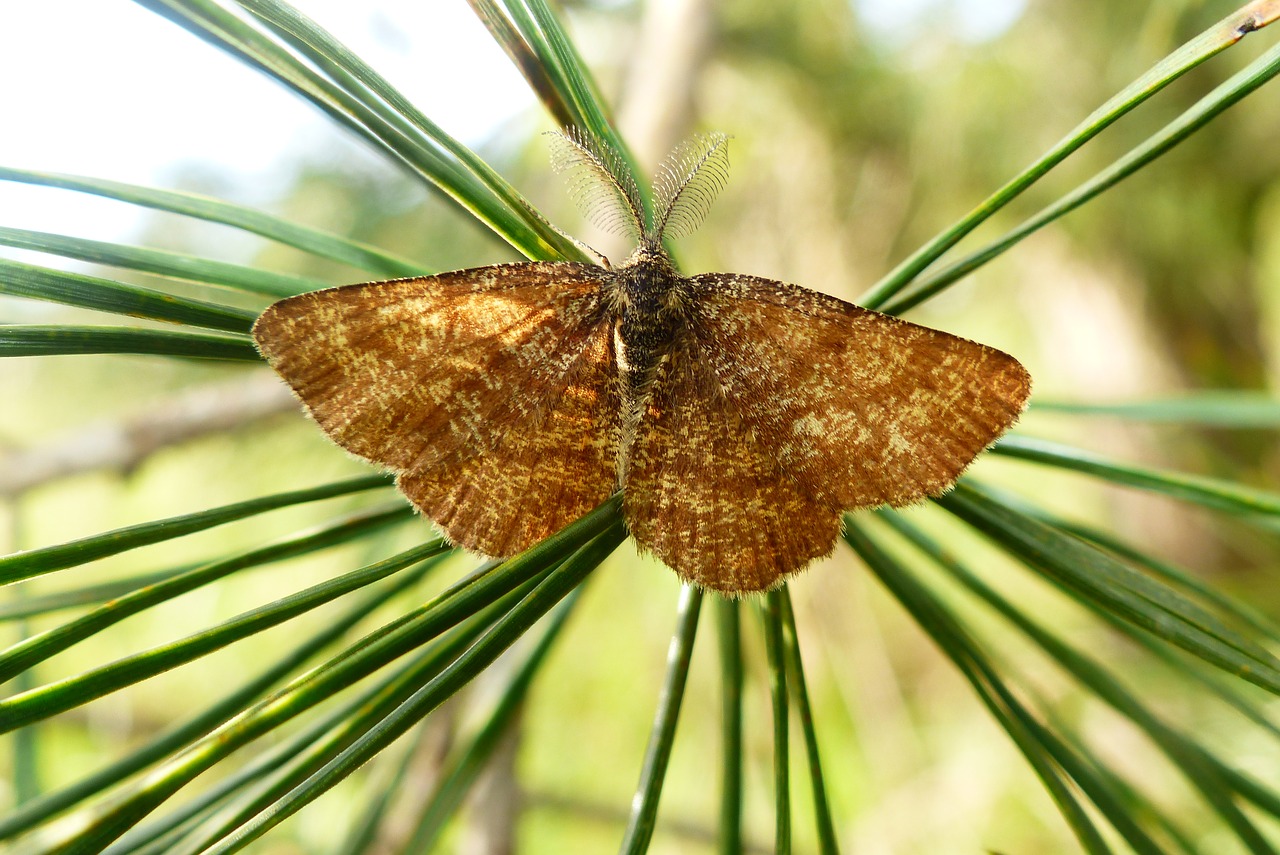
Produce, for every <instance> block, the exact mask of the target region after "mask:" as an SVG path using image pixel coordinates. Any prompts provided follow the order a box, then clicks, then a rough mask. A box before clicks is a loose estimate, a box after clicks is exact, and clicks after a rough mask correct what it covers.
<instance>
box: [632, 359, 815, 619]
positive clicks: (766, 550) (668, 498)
mask: <svg viewBox="0 0 1280 855" xmlns="http://www.w3.org/2000/svg"><path fill="white" fill-rule="evenodd" d="M657 371H658V375H657V377H656V378H655V380H654V381H653V385H652V387H651V392H650V397H649V400H648V404H647V408H646V409H645V411H644V412H643V413H642V415H641V418H640V421H639V424H638V426H637V428H636V434H635V437H634V439H633V441H632V443H631V446H630V459H629V465H628V471H627V480H626V491H625V493H624V495H623V504H624V510H625V514H626V518H627V524H628V526H629V527H630V529H631V533H632V534H633V535H634V536H635V538H636V542H637V543H638V544H640V546H641V547H642V548H645V549H649V550H652V551H653V552H654V553H655V554H656V555H657V556H658V557H659V558H660V559H662V561H663V562H665V563H666V564H667V565H669V566H670V567H671V568H672V569H674V570H675V571H676V573H678V574H679V575H680V577H681V578H682V579H684V580H686V581H689V582H693V583H694V584H697V585H701V586H703V587H706V588H711V589H713V590H716V591H720V592H722V593H726V594H730V595H738V594H743V593H747V592H751V591H763V590H767V589H769V588H772V587H774V586H775V585H777V584H778V583H779V582H781V581H782V579H783V578H784V577H785V576H786V575H787V574H789V573H794V572H796V571H797V570H799V569H800V568H801V567H803V566H804V565H805V564H807V563H808V562H809V561H810V560H812V559H813V558H816V557H818V556H822V555H826V554H828V553H829V552H831V550H832V548H833V547H834V545H835V539H836V537H837V535H838V534H839V533H840V513H839V512H840V509H839V508H838V507H835V506H833V505H831V504H830V503H827V502H823V501H821V500H818V499H815V498H814V497H813V496H811V495H809V494H808V493H806V492H805V490H804V489H803V488H802V486H801V485H799V484H797V483H796V482H795V481H793V480H791V479H789V478H787V477H786V475H785V474H784V473H783V471H782V469H781V468H780V467H779V465H778V463H777V461H776V460H775V459H774V457H773V455H772V454H771V450H770V449H769V447H768V446H767V445H766V444H765V443H763V442H761V441H760V440H759V439H758V438H757V437H756V436H754V435H753V433H752V432H751V430H750V429H749V428H748V426H747V425H746V424H745V423H744V421H743V419H742V416H741V414H740V413H739V412H738V411H737V409H736V407H735V406H734V404H733V402H731V401H730V400H728V399H726V397H725V395H724V393H723V392H722V390H721V387H720V383H719V379H718V378H717V377H716V375H715V374H714V373H713V372H712V371H711V370H710V367H709V365H708V363H707V362H706V354H705V353H700V352H699V348H697V347H696V345H695V344H694V343H693V342H692V341H691V340H684V341H678V342H677V344H676V347H675V350H674V351H673V353H672V354H671V356H670V358H669V359H667V360H666V361H665V362H664V363H662V364H661V365H660V366H659V367H658V369H657Z"/></svg>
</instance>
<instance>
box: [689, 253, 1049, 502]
mask: <svg viewBox="0 0 1280 855" xmlns="http://www.w3.org/2000/svg"><path fill="white" fill-rule="evenodd" d="M691 281H692V282H693V284H694V293H695V299H694V301H693V304H692V315H693V316H692V318H691V322H690V326H691V330H692V332H693V334H694V336H695V337H696V338H697V340H698V343H699V350H700V351H701V352H702V353H703V355H704V358H705V359H706V360H707V362H708V364H709V366H710V369H711V370H712V371H713V372H714V374H715V376H716V377H717V379H718V381H719V385H720V388H721V389H722V391H723V393H724V395H725V396H726V397H727V398H728V399H729V401H730V402H732V403H733V404H734V406H735V407H736V408H737V409H738V410H739V411H740V412H741V413H742V417H743V419H744V420H745V422H746V423H747V424H748V425H749V427H750V429H751V431H752V432H753V433H754V435H755V436H756V438H757V439H758V440H759V442H760V443H761V444H762V445H763V446H764V447H767V448H770V449H773V450H774V451H775V452H776V454H777V459H778V461H779V463H780V464H781V466H782V467H783V469H784V470H785V471H787V473H788V474H789V476H790V477H792V478H794V479H795V480H796V481H797V482H799V483H801V484H803V485H804V487H805V489H806V490H807V492H808V493H809V494H810V495H813V496H815V497H818V498H821V499H824V500H827V501H831V502H834V503H835V504H837V505H839V506H840V507H842V508H846V509H850V508H861V507H872V506H875V505H880V504H885V503H888V504H892V505H904V504H909V503H911V502H915V501H918V500H920V499H922V498H924V497H926V496H932V495H937V494H939V493H942V492H944V491H945V490H947V489H948V488H950V487H951V485H952V484H954V483H955V480H956V478H958V477H959V476H960V473H961V472H962V471H963V470H964V469H965V467H966V466H968V465H969V463H970V462H971V461H972V460H973V459H974V457H976V456H977V455H978V454H979V453H981V452H982V450H983V449H985V448H986V447H987V446H988V445H990V444H991V443H992V442H993V441H994V440H995V439H996V438H997V437H999V436H1000V434H1002V433H1004V431H1006V430H1007V429H1008V428H1009V427H1010V426H1011V425H1012V424H1013V423H1014V421H1016V420H1017V418H1018V415H1019V414H1020V413H1021V412H1022V410H1023V408H1024V407H1025V406H1026V401H1027V397H1028V396H1029V394H1030V388H1031V387H1030V383H1031V381H1030V377H1029V375H1028V374H1027V372H1026V370H1025V369H1024V368H1023V367H1022V366H1021V365H1020V364H1019V363H1018V361H1017V360H1015V359H1014V358H1013V357H1011V356H1008V355H1007V354H1004V353H1001V352H1000V351H998V350H995V349H993V348H990V347H986V346H984V345H981V344H976V343H974V342H971V341H967V340H966V339H962V338H958V337H957V336H953V335H949V334H947V333H944V332H939V331H937V330H931V329H928V328H926V327H921V326H918V325H916V324H911V323H907V322H906V321H901V320H898V319H896V318H892V317H889V316H887V315H882V314H879V313H876V312H872V311H869V310H867V309H862V308H859V307H857V306H853V305H851V304H848V303H845V302H843V301H840V300H837V299H835V298H834V297H828V296H826V295H823V294H818V293H815V292H813V291H808V290H805V289H803V288H798V287H796V286H794V285H787V284H785V283H782V282H775V281H773V280H769V279H760V278H757V277H753V276H738V275H732V274H715V273H713V274H704V275H701V276H695V277H692V280H691Z"/></svg>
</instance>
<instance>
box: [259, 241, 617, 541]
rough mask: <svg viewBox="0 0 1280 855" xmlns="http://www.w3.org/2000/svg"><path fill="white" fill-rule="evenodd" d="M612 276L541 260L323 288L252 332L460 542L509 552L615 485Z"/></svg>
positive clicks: (314, 411) (293, 382)
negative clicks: (606, 294) (607, 302)
mask: <svg viewBox="0 0 1280 855" xmlns="http://www.w3.org/2000/svg"><path fill="white" fill-rule="evenodd" d="M610 275H612V274H611V273H610V271H608V270H605V269H603V268H599V267H595V266H592V265H585V264H572V263H562V262H532V263H525V264H508V265H496V266H493V267H485V268H478V269H475V270H462V271H457V272H453V273H444V274H440V275H439V276H428V277H422V278H416V279H401V280H394V281H390V282H375V283H370V284H364V285H351V286H347V287H342V288H333V289H328V290H325V291H315V292H311V293H308V294H302V295H299V296H297V297H292V298H289V299H287V300H282V301H280V302H279V303H276V304H275V305H273V306H271V307H270V308H268V309H267V310H266V312H264V313H263V315H262V317H261V318H259V320H258V322H257V324H256V325H255V326H254V338H255V339H256V340H257V342H258V347H259V348H260V349H261V350H262V353H263V355H264V356H265V357H266V358H267V361H268V362H270V364H271V366H272V367H273V368H274V369H275V370H276V371H277V372H278V373H279V374H280V375H281V376H282V377H284V379H285V380H286V381H287V382H288V383H289V385H290V386H292V387H293V390H294V392H296V393H297V395H298V397H299V398H300V399H301V400H302V402H303V404H304V405H305V406H306V408H307V411H308V412H309V413H310V414H311V416H312V417H313V418H314V419H315V420H316V422H317V423H318V424H319V425H320V427H321V428H323V429H324V431H325V433H327V434H328V435H329V436H330V438H332V439H333V440H334V441H335V442H337V443H338V444H339V445H341V446H343V447H344V448H346V449H347V450H348V451H351V452H352V453H354V454H357V455H359V456H360V457H363V458H366V459H368V460H371V461H373V462H374V463H378V464H381V465H383V466H385V467H388V468H390V469H393V470H395V471H396V472H397V473H399V484H400V486H401V489H402V490H404V492H405V493H406V495H408V496H409V498H410V500H412V501H413V502H414V504H415V505H417V506H418V507H419V509H421V510H422V511H423V512H424V513H425V514H426V515H427V516H428V517H430V518H432V519H434V520H436V521H437V522H439V523H441V525H442V527H443V528H444V530H445V531H446V533H447V534H449V536H450V537H452V538H453V539H454V540H455V541H456V542H458V543H460V544H462V545H464V546H467V547H468V548H471V549H475V550H476V551H480V552H486V553H488V554H495V555H505V554H509V553H511V552H514V551H518V550H519V549H521V548H524V547H526V546H528V545H530V544H531V543H533V542H536V541H537V540H538V539H540V538H541V537H544V536H546V535H547V534H550V533H551V532H553V531H555V530H557V529H558V528H560V527H561V526H563V525H564V524H567V523H568V522H570V521H572V520H573V519H575V518H576V517H577V516H580V515H581V514H582V513H584V512H585V511H586V510H589V509H590V508H592V507H594V506H595V505H597V504H599V502H601V501H603V500H604V499H605V498H606V497H607V496H608V495H609V494H610V493H611V492H612V491H613V489H614V486H615V485H614V481H615V477H616V476H615V472H616V469H615V459H614V457H615V452H614V449H615V448H616V441H617V439H616V435H617V429H616V424H617V412H618V409H619V405H618V403H617V398H618V394H617V389H616V384H617V380H616V376H615V375H616V370H614V369H613V367H612V365H611V364H610V357H611V353H610V339H609V324H608V323H607V321H606V318H605V309H604V307H603V305H602V301H601V289H602V287H603V286H604V284H605V283H606V281H607V277H609V276H610ZM497 473H501V474H502V478H499V477H498V474H497ZM453 479H461V481H464V482H465V483H454V481H453ZM502 479H506V482H507V483H506V485H505V486H500V485H499V483H498V482H499V481H500V480H502ZM516 484H518V485H521V489H519V490H516V489H514V488H513V487H512V486H511V485H516Z"/></svg>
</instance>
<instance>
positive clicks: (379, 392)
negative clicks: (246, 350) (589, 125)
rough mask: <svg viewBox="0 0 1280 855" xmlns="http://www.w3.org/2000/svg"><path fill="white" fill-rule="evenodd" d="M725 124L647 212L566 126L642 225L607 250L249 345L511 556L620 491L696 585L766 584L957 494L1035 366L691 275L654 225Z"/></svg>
mask: <svg viewBox="0 0 1280 855" xmlns="http://www.w3.org/2000/svg"><path fill="white" fill-rule="evenodd" d="M727 139H728V138H727V137H725V136H723V135H720V134H713V135H708V136H705V137H699V138H695V139H693V140H690V141H689V142H687V143H685V144H683V145H681V146H678V147H677V148H676V149H675V150H674V151H673V152H672V153H671V154H670V155H669V156H668V157H667V159H666V160H665V161H664V162H663V164H662V165H661V166H660V167H659V169H658V172H657V177H656V180H655V184H654V201H653V204H652V206H651V207H650V208H646V207H645V205H644V203H643V202H642V198H641V194H640V192H639V189H638V187H637V185H636V183H635V181H634V179H633V178H632V177H631V172H630V170H629V169H628V168H627V166H626V164H625V161H624V159H623V158H622V157H621V156H620V154H619V153H618V152H616V151H614V150H612V149H611V148H609V147H608V146H607V145H605V144H603V143H601V142H599V141H597V140H595V139H593V138H591V137H589V136H587V135H586V134H582V133H578V132H574V131H570V132H568V133H566V134H562V135H554V136H553V140H554V142H553V147H554V153H553V163H554V165H555V166H556V167H557V170H558V171H568V172H570V174H571V181H570V188H571V190H572V191H573V194H574V196H575V197H576V198H577V199H578V200H579V201H580V202H582V203H583V206H584V207H585V208H587V209H588V211H589V213H591V214H592V215H593V216H594V217H595V219H596V220H597V221H598V222H601V223H602V224H603V225H605V226H607V227H611V228H613V229H615V230H621V231H624V232H627V233H629V234H630V235H631V236H632V237H633V238H634V240H635V241H636V249H635V251H634V252H633V253H632V255H631V256H630V257H629V258H628V259H627V260H626V261H624V262H623V263H622V264H621V265H619V266H617V267H613V266H611V265H610V264H609V261H608V259H605V258H604V257H603V256H600V255H599V254H598V253H594V255H595V256H596V257H598V258H599V260H600V263H599V264H584V263H575V262H562V261H534V262H526V263H516V264H497V265H493V266H489V267H479V268H474V269H470V270H459V271H454V272H451V273H441V274H439V275H437V276H423V277H415V278H411V279H397V280H392V281H387V282H371V283H366V284H358V285H348V286H345V287H339V288H331V289H327V290H322V291H314V292H311V293H307V294H301V295H299V296H296V297H290V298H288V299H285V300H281V301H280V302H278V303H276V304H274V305H272V306H271V307H269V308H268V309H267V310H266V311H265V312H264V313H263V314H262V316H261V317H260V318H259V319H258V321H257V323H256V324H255V326H254V328H253V336H254V339H255V340H256V342H257V344H258V347H259V349H260V350H261V352H262V354H263V356H264V357H265V358H266V360H267V361H268V362H269V363H270V365H271V367H272V368H274V369H275V370H276V371H277V372H278V373H279V374H280V376H281V377H283V378H284V380H285V381H286V382H287V383H288V384H289V385H290V386H291V387H292V388H293V391H294V392H295V393H296V394H297V397H298V398H299V399H300V400H301V402H302V404H303V406H304V407H305V408H306V410H307V412H308V413H309V414H310V415H311V417H312V418H313V419H314V420H315V421H316V423H317V424H318V425H319V426H320V428H321V429H322V430H323V431H324V432H325V433H326V434H328V436H329V437H330V438H331V439H332V440H333V441H334V442H336V443H337V444H338V445H340V446H342V447H343V448H345V449H346V450H347V451H349V452H351V453H352V454H355V455H357V456H359V457H362V458H364V459H366V460H368V461H370V462H372V463H374V464H377V465H378V466H381V467H384V468H386V469H389V470H391V471H393V472H395V473H396V484H397V486H398V487H399V489H400V490H401V492H403V493H404V495H405V496H406V497H408V499H409V501H411V502H412V503H413V504H414V505H415V506H416V507H417V508H418V509H419V510H420V511H421V512H422V513H423V514H424V515H425V516H426V517H428V518H430V519H431V520H433V521H434V522H435V523H436V524H437V525H438V526H439V527H440V528H441V529H442V530H443V531H444V532H445V534H446V535H447V536H448V537H449V538H450V539H451V540H452V541H454V542H455V543H457V544H460V545H461V546H464V547H466V548H467V549H470V550H473V551H475V552H479V553H483V554H486V555H491V556H498V557H502V556H509V555H512V554H515V553H517V552H519V551H521V550H523V549H525V548H527V547H529V546H531V545H533V544H534V543H536V542H538V541H539V540H541V539H543V538H545V537H547V536H548V535H551V534H552V533H554V532H556V531H557V530H559V529H560V528H562V527H563V526H565V525H567V524H568V523H570V522H572V521H573V520H575V519H577V518H578V517H580V516H581V515H583V514H584V513H586V512H587V511H589V510H591V509H592V508H594V507H596V506H597V505H598V504H599V503H601V502H602V501H604V500H605V499H606V498H608V497H609V496H610V495H612V494H613V493H614V492H615V491H617V490H622V491H623V512H624V515H625V519H626V522H627V525H628V527H629V528H630V531H631V534H632V535H633V536H634V538H635V540H636V543H637V544H638V545H639V547H640V548H641V550H644V551H649V552H652V553H653V554H654V555H656V556H657V557H658V558H659V559H661V560H662V561H663V562H664V563H666V564H667V565H669V566H670V567H671V568H672V569H674V570H675V571H676V573H677V574H679V576H680V577H681V578H682V579H684V580H686V581H688V582H692V583H694V584H696V585H700V586H703V587H705V588H709V589H712V590H715V591H718V592H721V593H723V594H726V595H741V594H745V593H748V592H754V591H762V590H766V589H769V588H772V587H774V586H776V585H778V584H780V583H781V582H782V581H783V580H784V579H786V578H787V577H788V576H789V575H791V574H793V573H796V572H797V571H799V570H800V569H802V568H803V567H805V566H806V565H807V564H808V563H809V562H810V561H812V560H813V559H815V558H818V557H820V556H823V555H827V554H828V553H830V552H831V551H832V549H833V548H834V545H835V541H836V538H837V537H838V536H839V534H840V527H841V516H842V514H843V512H845V511H847V510H852V509H858V508H870V507H875V506H877V505H885V504H888V505H893V506H901V505H908V504H911V503H913V502H917V501H920V500H922V499H924V498H926V497H928V496H935V495H938V494H940V493H942V492H944V491H946V490H947V489H949V488H950V487H951V486H952V485H953V484H954V483H955V481H956V479H957V478H958V477H959V476H960V473H961V472H962V471H963V470H964V469H965V467H967V466H968V465H969V463H970V462H971V461H972V460H973V459H974V458H975V457H976V456H977V455H978V454H980V453H981V452H982V451H983V450H984V449H985V448H986V447H987V446H988V445H990V444H991V443H992V442H993V441H994V440H995V439H996V438H997V437H999V436H1000V435H1001V434H1002V433H1004V431H1006V430H1007V429H1008V428H1009V427H1010V426H1011V425H1012V424H1013V423H1014V421H1015V420H1016V419H1017V418H1018V416H1019V414H1020V413H1021V412H1022V410H1023V408H1024V406H1025V405H1026V401H1027V398H1028V395H1029V394H1030V384H1031V381H1030V377H1029V375H1028V374H1027V371H1026V370H1025V369H1024V368H1023V367H1022V365H1021V364H1019V363H1018V361H1017V360H1015V359H1014V358H1013V357H1011V356H1008V355H1006V354H1004V353H1001V352H1000V351H998V350H994V349H992V348H990V347H986V346H984V345H981V344H976V343H974V342H971V341H967V340H965V339H962V338H958V337H956V336H953V335H949V334H947V333H945V332H939V331H937V330H932V329H928V328H926V327H922V326H918V325H916V324H912V323H908V322H906V321H902V320H898V319H897V318H893V317H889V316H887V315H883V314H879V313H877V312H873V311H870V310H867V309H863V308H860V307H858V306H854V305H851V304H849V303H846V302H844V301H842V300H838V299H836V298H834V297H829V296H826V295H824V294H820V293H817V292H814V291H809V290H806V289H804V288H801V287H798V286H795V285H788V284H785V283H783V282H777V281H773V280H771V279H762V278H760V277H756V276H745V275H739V274H733V273H702V274H698V275H696V276H683V275H681V274H680V273H679V272H678V271H677V270H676V269H675V266H674V264H673V263H672V260H671V257H670V255H669V254H668V252H667V250H666V249H665V248H664V243H663V242H664V240H673V239H675V238H678V237H681V236H683V235H685V234H687V233H688V232H689V231H691V230H692V229H693V228H695V227H696V226H697V225H698V224H699V223H700V221H701V220H702V218H703V216H704V215H705V214H706V212H707V209H708V207H709V206H710V204H711V202H712V200H713V199H714V198H715V196H716V194H717V193H718V192H719V190H720V189H721V187H722V186H723V185H724V182H725V179H726V176H727V168H728V156H727ZM598 188H604V190H605V193H604V195H603V196H601V194H600V193H599V192H598ZM602 200H603V201H602Z"/></svg>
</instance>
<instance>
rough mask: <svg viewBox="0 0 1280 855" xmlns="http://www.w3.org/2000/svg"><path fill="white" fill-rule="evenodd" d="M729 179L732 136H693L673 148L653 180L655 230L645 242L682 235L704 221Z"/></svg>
mask: <svg viewBox="0 0 1280 855" xmlns="http://www.w3.org/2000/svg"><path fill="white" fill-rule="evenodd" d="M728 180H729V137H728V136H727V135H725V134H721V133H712V134H703V135H700V136H696V137H692V138H690V139H688V140H685V141H684V142H682V143H680V145H678V146H676V147H675V148H674V149H672V151H671V154H669V155H667V156H666V158H665V159H664V160H663V161H662V164H661V165H660V166H659V167H658V177H657V178H656V179H655V180H654V195H655V197H656V198H655V200H654V210H655V211H656V212H657V217H656V219H655V220H654V225H653V229H652V230H650V231H647V232H645V235H644V238H645V240H646V241H653V242H654V243H659V242H661V241H662V240H663V238H672V239H674V238H680V237H684V236H685V235H687V234H689V233H690V232H691V231H693V230H694V229H696V228H697V227H698V226H699V225H701V224H702V219H703V217H705V216H706V215H707V211H708V210H710V208H711V203H712V202H714V201H715V199H716V196H718V195H719V194H720V191H721V190H722V189H724V185H725V182H727V181H728Z"/></svg>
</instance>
